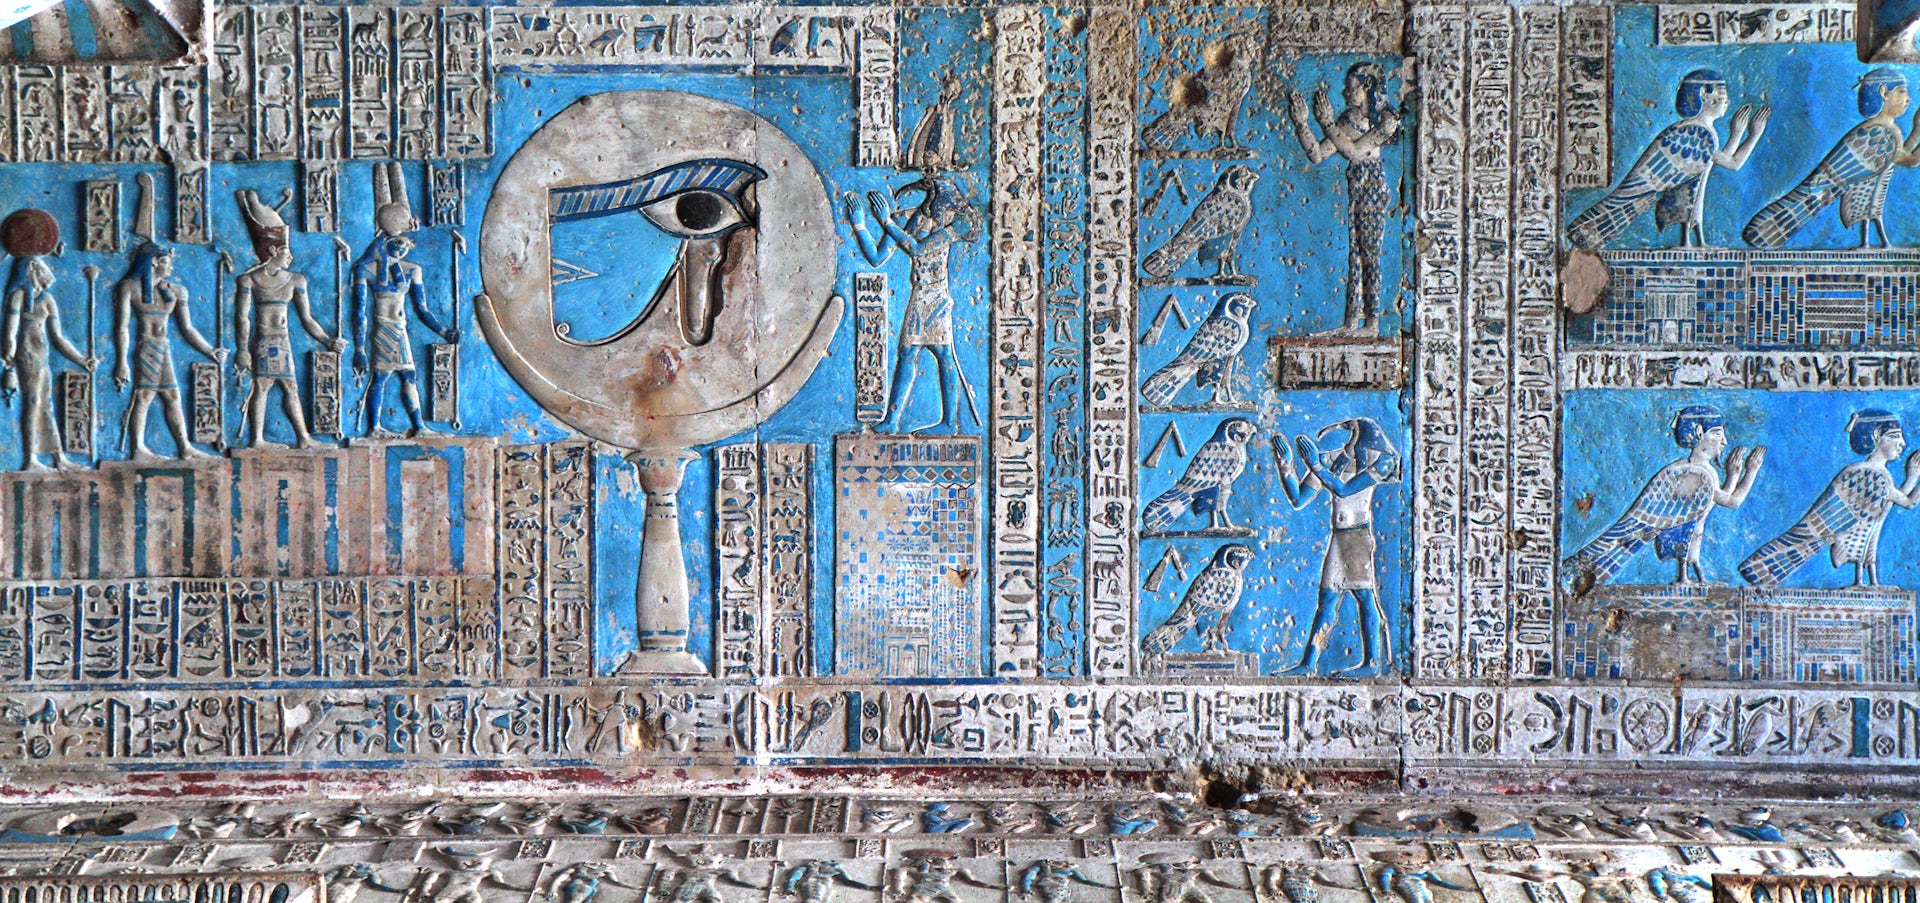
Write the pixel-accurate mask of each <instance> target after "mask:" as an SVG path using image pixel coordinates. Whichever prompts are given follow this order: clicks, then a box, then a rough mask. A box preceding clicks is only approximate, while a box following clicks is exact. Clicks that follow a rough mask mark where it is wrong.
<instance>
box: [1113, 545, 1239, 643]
mask: <svg viewBox="0 0 1920 903" xmlns="http://www.w3.org/2000/svg"><path fill="white" fill-rule="evenodd" d="M1252 560H1253V550H1252V549H1250V548H1248V547H1247V546H1245V545H1243V544H1241V543H1237V542H1234V543H1228V544H1226V545H1224V546H1221V547H1220V548H1219V549H1218V550H1217V551H1215V552H1214V553H1213V560H1212V561H1210V562H1207V566H1206V567H1205V568H1203V569H1202V570H1201V571H1200V576H1198V577H1195V578H1193V582H1192V583H1191V584H1188V586H1187V595H1186V597H1185V598H1183V599H1181V600H1180V604H1179V605H1178V606H1177V607H1175V608H1174V610H1173V614H1172V615H1169V616H1168V617H1167V620H1166V622H1165V623H1163V624H1161V625H1160V626H1158V627H1155V628H1154V629H1153V632H1151V633H1149V634H1147V638H1146V639H1144V640H1141V641H1140V651H1141V652H1142V653H1144V654H1146V655H1149V656H1158V655H1165V654H1167V652H1169V651H1170V650H1172V649H1173V647H1174V645H1175V644H1177V643H1179V642H1180V640H1181V639H1183V638H1185V637H1186V635H1187V632H1188V631H1190V630H1193V629H1194V628H1195V627H1197V626H1198V625H1199V623H1200V619H1201V618H1211V619H1212V623H1211V624H1210V625H1209V626H1208V627H1207V629H1206V631H1205V632H1203V633H1201V634H1200V642H1201V645H1202V646H1203V647H1205V649H1206V651H1208V652H1225V651H1227V616H1228V615H1230V614H1232V613H1233V609H1234V607H1235V606H1237V605H1239V604H1240V589H1241V587H1242V585H1243V584H1244V582H1245V580H1244V573H1245V571H1246V568H1247V563H1248V562H1251V561H1252Z"/></svg>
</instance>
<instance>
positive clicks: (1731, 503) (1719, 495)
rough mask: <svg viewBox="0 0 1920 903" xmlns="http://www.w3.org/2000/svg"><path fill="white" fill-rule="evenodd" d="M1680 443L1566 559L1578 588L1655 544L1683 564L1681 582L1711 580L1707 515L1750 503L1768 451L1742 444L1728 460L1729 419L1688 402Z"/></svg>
mask: <svg viewBox="0 0 1920 903" xmlns="http://www.w3.org/2000/svg"><path fill="white" fill-rule="evenodd" d="M1673 442H1674V444H1675V445H1677V446H1679V447H1680V448H1681V449H1682V450H1683V451H1685V452H1686V456H1685V457H1682V458H1679V459H1677V460H1674V461H1671V462H1669V463H1668V464H1667V465H1666V466H1665V467H1662V468H1660V470H1659V472H1658V473H1655V474H1654V475H1653V478H1652V479H1650V480H1648V481H1647V485H1646V486H1645V487H1643V488H1642V489H1641V490H1640V494H1639V495H1638V496H1637V497H1635V498H1634V500H1633V504H1632V506H1630V507H1629V508H1628V509H1627V512H1626V513H1625V514H1622V515H1620V519H1619V520H1616V521H1614V522H1613V525H1612V526H1610V527H1608V528H1607V529H1606V530H1605V531H1603V532H1601V534H1600V535H1599V536H1597V537H1594V539H1593V540H1592V541H1591V542H1588V543H1587V544H1586V545H1584V546H1582V547H1581V548H1580V550H1579V551H1578V552H1575V553H1574V554H1573V555H1571V556H1569V557H1568V558H1567V560H1566V561H1564V562H1562V564H1561V567H1562V568H1563V570H1564V571H1566V572H1567V573H1569V574H1571V575H1572V579H1573V584H1574V589H1575V590H1576V591H1579V592H1584V591H1585V590H1586V589H1589V588H1591V587H1593V586H1597V585H1599V584H1602V583H1606V582H1607V581H1609V580H1611V579H1613V575H1614V574H1616V573H1619V571H1620V568H1622V567H1624V566H1625V565H1626V563H1627V561H1628V560H1629V559H1631V558H1632V557H1633V556H1634V554H1635V553H1637V552H1639V551H1640V550H1641V549H1643V548H1646V546H1647V545H1648V544H1649V543H1651V544H1652V545H1653V550H1654V554H1655V555H1657V556H1659V557H1660V559H1661V560H1663V561H1672V562H1675V564H1676V567H1677V569H1678V570H1677V576H1676V577H1675V578H1674V582H1675V583H1676V584H1684V583H1692V582H1696V581H1704V580H1705V579H1706V577H1705V575H1704V574H1703V573H1702V572H1701V570H1700V543H1701V539H1702V538H1703V535H1704V533H1705V527H1706V522H1707V515H1708V514H1711V513H1712V512H1713V509H1714V506H1716V505H1718V506H1720V507H1723V508H1738V507H1740V506H1741V504H1743V503H1745V502H1746V500H1747V494H1748V493H1749V492H1751V491H1753V480H1754V477H1756V476H1758V475H1759V473H1760V465H1761V463H1762V462H1763V461H1765V460H1766V454H1767V450H1766V447H1765V446H1755V447H1754V448H1753V449H1751V450H1747V449H1743V448H1740V447H1737V446H1736V447H1735V448H1734V449H1733V450H1732V451H1730V452H1728V454H1727V456H1726V459H1725V461H1724V462H1723V461H1721V459H1720V453H1721V452H1722V451H1726V450H1727V432H1726V418H1725V417H1724V416H1723V415H1722V414H1721V413H1720V412H1719V411H1718V410H1716V409H1714V408H1712V407H1710V406H1707V405H1688V406H1686V407H1684V408H1681V409H1680V411H1679V413H1677V414H1675V415H1674V418H1673ZM1723 467H1724V468H1725V471H1724V475H1723V473H1722V468H1723Z"/></svg>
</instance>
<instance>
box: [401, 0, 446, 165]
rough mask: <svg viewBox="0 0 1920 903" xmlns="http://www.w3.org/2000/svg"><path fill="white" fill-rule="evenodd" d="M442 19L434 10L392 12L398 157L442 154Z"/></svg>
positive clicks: (423, 156) (403, 8)
mask: <svg viewBox="0 0 1920 903" xmlns="http://www.w3.org/2000/svg"><path fill="white" fill-rule="evenodd" d="M439 24H440V21H439V16H438V15H437V14H436V12H435V11H434V10H431V9H408V8H406V7H395V8H394V10H393V33H394V61H393V81H394V93H395V96H394V105H393V134H394V145H395V151H394V153H395V156H399V157H406V158H410V159H411V158H426V157H433V156H436V155H438V153H439V150H440V140H439V132H440V113H439V106H440V94H439V81H440V78H439V75H440V65H439V63H440V60H439V49H440V48H439V42H438V40H437V39H438V37H439V34H438V32H439Z"/></svg>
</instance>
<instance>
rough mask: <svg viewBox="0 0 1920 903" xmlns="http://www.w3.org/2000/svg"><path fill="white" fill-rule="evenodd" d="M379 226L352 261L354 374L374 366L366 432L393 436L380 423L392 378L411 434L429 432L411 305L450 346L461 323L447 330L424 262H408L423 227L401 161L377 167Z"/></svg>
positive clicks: (456, 339) (376, 216) (376, 222)
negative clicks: (434, 305) (433, 303)
mask: <svg viewBox="0 0 1920 903" xmlns="http://www.w3.org/2000/svg"><path fill="white" fill-rule="evenodd" d="M373 195H374V201H373V203H374V213H373V219H374V225H375V226H377V227H378V228H379V230H380V234H379V235H378V236H377V237H375V238H374V240H373V242H372V243H371V244H369V245H367V250H366V252H365V253H363V254H361V255H360V259H359V260H356V261H354V263H353V334H354V339H355V344H354V348H353V372H354V373H355V374H364V373H366V372H367V369H368V367H372V369H373V376H372V381H371V382H369V383H368V384H367V395H366V433H367V435H369V436H379V435H388V434H390V432H389V431H388V430H387V429H385V428H384V427H382V426H381V424H380V408H381V406H382V405H383V404H384V403H385V402H386V394H387V380H388V378H389V377H393V378H397V379H398V380H399V381H400V401H401V404H402V405H403V406H405V408H406V411H407V422H408V423H409V424H410V425H409V427H408V428H407V435H408V436H418V435H420V434H421V433H422V432H425V431H426V427H425V426H424V425H422V423H421V421H420V388H419V386H418V384H417V380H416V379H415V376H414V365H413V336H412V334H411V333H410V332H409V331H408V329H407V308H408V307H409V306H411V307H412V308H413V313H414V315H415V316H418V317H419V318H420V322H422V323H424V324H426V327H427V329H429V330H431V331H432V332H433V333H435V334H436V335H439V336H440V337H441V338H442V339H443V340H444V341H446V342H447V343H448V344H454V343H457V342H459V341H460V333H459V330H458V328H457V324H455V326H454V327H451V328H442V327H441V326H440V321H439V320H438V319H436V318H435V317H434V315H433V311H431V310H429V309H428V308H427V288H426V277H425V274H424V273H423V272H422V271H421V269H420V265H419V264H417V263H414V262H413V261H410V260H407V259H406V256H407V252H408V251H411V250H413V238H412V237H411V236H412V233H413V232H414V230H416V229H418V228H419V227H420V224H419V222H418V221H417V220H415V219H414V217H413V205H412V203H411V202H410V201H409V200H408V197H407V181H406V176H405V173H404V172H403V171H402V170H401V168H400V164H399V163H386V164H382V165H379V166H376V167H375V168H374V174H373Z"/></svg>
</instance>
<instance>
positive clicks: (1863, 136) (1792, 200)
mask: <svg viewBox="0 0 1920 903" xmlns="http://www.w3.org/2000/svg"><path fill="white" fill-rule="evenodd" d="M1900 149H1901V148H1900V127H1899V126H1897V125H1891V124H1883V123H1878V122H1874V121H1872V120H1868V121H1866V122H1863V123H1860V124H1859V125H1856V126H1854V127H1853V129H1852V130H1850V131H1848V132H1847V134H1846V135H1845V136H1843V137H1841V139H1840V143H1839V144H1836V145H1834V147H1833V150H1830V151H1828V152H1827V156H1826V157H1825V158H1824V159H1822V160H1821V161H1820V165H1818V166H1815V167H1814V168H1813V172H1810V173H1808V174H1807V177H1806V178H1805V179H1802V180H1801V181H1800V184H1798V185H1795V186H1794V187H1793V190H1792V191H1789V192H1787V193H1786V194H1785V195H1783V196H1781V197H1780V198H1779V199H1778V200H1776V201H1774V202H1773V203H1771V204H1768V205H1767V206H1765V207H1762V208H1760V212H1759V213H1756V214H1754V215H1753V221H1752V222H1749V223H1747V228H1746V230H1745V231H1743V232H1741V233H1740V237H1741V238H1744V239H1746V242H1747V244H1750V245H1752V246H1754V247H1756V248H1777V247H1780V246H1781V245H1783V244H1785V243H1786V241H1787V239H1790V238H1792V237H1793V236H1794V234H1795V233H1797V232H1799V231H1800V229H1801V228H1802V227H1804V226H1806V224H1807V221H1808V220H1810V219H1813V216H1814V214H1816V213H1819V212H1820V211H1821V210H1824V209H1826V206H1827V205H1828V204H1831V203H1833V202H1834V200H1835V199H1838V200H1839V201H1840V222H1841V223H1842V224H1843V225H1845V226H1846V227H1847V228H1849V229H1851V228H1853V227H1854V226H1857V225H1860V224H1861V223H1878V222H1879V221H1880V215H1881V212H1882V211H1883V210H1885V208H1886V203H1887V180H1888V179H1890V178H1892V177H1893V164H1894V158H1895V157H1896V156H1898V155H1899V154H1900ZM1882 232H1883V234H1884V229H1883V230H1882Z"/></svg>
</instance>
